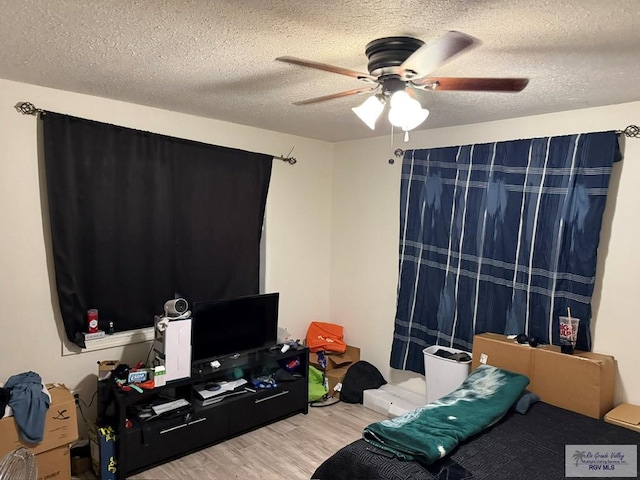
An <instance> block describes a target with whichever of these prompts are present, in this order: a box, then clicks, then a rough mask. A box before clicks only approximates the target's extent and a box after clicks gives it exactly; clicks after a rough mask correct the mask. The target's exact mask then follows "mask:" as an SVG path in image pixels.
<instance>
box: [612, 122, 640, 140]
mask: <svg viewBox="0 0 640 480" xmlns="http://www.w3.org/2000/svg"><path fill="white" fill-rule="evenodd" d="M616 133H617V134H618V135H623V134H624V136H625V137H629V138H640V127H638V126H637V125H628V126H627V128H625V129H624V130H618V131H617V132H616Z"/></svg>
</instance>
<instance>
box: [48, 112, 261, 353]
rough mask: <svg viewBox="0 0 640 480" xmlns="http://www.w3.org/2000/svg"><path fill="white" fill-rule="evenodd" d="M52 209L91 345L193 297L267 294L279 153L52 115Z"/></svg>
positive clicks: (76, 327)
mask: <svg viewBox="0 0 640 480" xmlns="http://www.w3.org/2000/svg"><path fill="white" fill-rule="evenodd" d="M41 118H42V121H43V137H44V156H45V168H46V179H47V192H48V201H49V213H50V221H51V234H52V244H53V257H54V262H55V276H56V283H57V291H58V299H59V302H60V310H61V313H62V319H63V322H64V326H65V331H66V334H67V336H68V337H69V339H70V340H71V341H72V342H74V343H76V344H78V345H80V346H82V347H84V346H85V344H84V337H83V335H82V332H83V331H86V325H87V321H86V314H87V310H88V309H91V308H96V309H98V312H99V319H100V328H102V329H104V328H106V326H107V325H108V322H109V321H113V322H114V327H115V330H116V331H124V330H132V329H136V328H142V327H147V326H151V325H153V316H154V315H156V314H160V313H162V310H163V306H164V302H165V301H166V300H169V299H171V298H174V296H181V297H184V298H186V299H187V300H188V301H189V302H190V304H192V303H193V302H198V301H208V300H214V299H219V298H229V297H234V296H240V295H250V294H255V293H258V291H259V269H260V237H261V232H262V221H263V217H264V210H265V204H266V198H267V192H268V188H269V180H270V177H271V165H272V157H271V156H269V155H263V154H256V153H251V152H245V151H242V150H236V149H231V148H225V147H220V146H214V145H207V144H203V143H198V142H193V141H188V140H184V139H178V138H173V137H168V136H164V135H157V134H153V133H149V132H143V131H138V130H132V129H128V128H123V127H119V126H114V125H109V124H105V123H100V122H95V121H90V120H85V119H81V118H76V117H71V116H67V115H60V114H56V113H51V112H45V113H44V114H43V115H42V116H41Z"/></svg>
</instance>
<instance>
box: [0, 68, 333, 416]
mask: <svg viewBox="0 0 640 480" xmlns="http://www.w3.org/2000/svg"><path fill="white" fill-rule="evenodd" d="M19 101H29V102H32V103H34V104H35V105H36V106H38V107H39V108H42V109H45V110H50V111H55V112H60V113H66V114H69V115H75V116H78V117H84V118H89V119H93V120H98V121H102V122H107V123H113V124H117V125H123V126H127V127H131V128H137V129H141V130H147V131H152V132H157V133H161V134H166V135H172V136H176V137H182V138H188V139H193V140H197V141H201V142H206V143H211V144H216V145H223V146H229V147H233V148H240V149H244V150H249V151H254V152H262V153H268V154H274V155H283V154H287V153H288V152H289V151H290V149H291V147H293V146H295V150H294V152H293V153H294V155H295V156H296V157H297V158H298V163H297V164H296V165H294V166H291V165H288V164H286V163H284V162H281V161H279V160H274V163H273V171H272V177H271V186H270V190H269V196H268V202H267V232H268V233H267V237H268V239H267V247H266V249H267V272H266V283H265V286H266V291H267V292H276V291H278V292H280V295H281V298H280V325H281V326H284V327H286V328H288V330H289V332H290V333H291V334H292V335H294V336H296V337H299V338H303V337H304V334H305V333H306V329H307V325H308V323H309V321H311V320H312V319H315V318H327V317H328V314H329V276H330V270H329V265H330V261H329V259H330V251H331V250H330V230H331V224H330V221H331V196H330V195H331V168H332V155H333V146H332V145H331V144H329V143H325V142H319V141H315V140H309V139H304V138H300V137H294V136H290V135H283V134H279V133H274V132H270V131H265V130H259V129H256V128H250V127H243V126H239V125H234V124H230V123H226V122H221V121H215V120H208V119H203V118H198V117H193V116H189V115H183V114H178V113H174V112H168V111H163V110H158V109H153V108H148V107H143V106H138V105H132V104H127V103H122V102H116V101H112V100H106V99H103V98H97V97H90V96H84V95H78V94H73V93H69V92H63V91H57V90H52V89H47V88H42V87H37V86H32V85H26V84H21V83H15V82H10V81H6V80H0V171H1V172H2V174H1V175H0V225H1V227H0V229H1V232H2V233H1V234H0V305H2V314H1V315H0V358H1V359H2V361H1V362H0V382H5V381H6V380H7V379H8V378H9V376H11V375H13V374H16V373H20V372H24V371H28V370H32V371H35V372H38V373H39V374H40V375H41V376H42V378H43V380H44V381H45V382H63V383H66V384H67V385H68V386H69V387H70V388H76V387H79V388H81V397H82V398H83V400H86V401H87V402H88V401H89V398H90V397H91V395H92V394H93V392H94V391H95V374H96V372H97V366H96V363H97V361H98V360H107V359H122V360H123V361H125V362H127V363H129V364H135V363H136V362H137V361H139V360H143V361H144V360H145V358H146V356H147V353H148V351H149V343H140V344H136V345H133V346H130V347H126V348H124V347H117V348H112V349H107V350H101V351H98V352H91V353H82V354H77V355H69V356H62V354H61V352H62V348H61V341H62V339H63V338H64V333H63V330H62V327H61V322H60V314H59V310H58V306H57V295H56V293H55V287H54V282H52V281H51V279H52V278H53V270H52V264H51V258H50V241H49V239H48V238H45V235H46V232H47V228H46V225H45V224H44V222H43V209H42V208H41V205H42V201H43V192H44V190H43V187H42V182H43V180H42V178H43V171H42V167H39V161H40V160H39V158H38V154H37V138H38V137H37V125H38V122H39V121H38V120H37V119H36V118H35V117H32V116H23V115H20V114H18V113H17V112H16V110H15V109H14V108H13V106H14V105H15V104H16V103H18V102H19ZM161 307H162V306H161V305H159V306H158V308H159V311H160V310H161ZM158 313H160V312H158ZM94 405H95V404H94Z"/></svg>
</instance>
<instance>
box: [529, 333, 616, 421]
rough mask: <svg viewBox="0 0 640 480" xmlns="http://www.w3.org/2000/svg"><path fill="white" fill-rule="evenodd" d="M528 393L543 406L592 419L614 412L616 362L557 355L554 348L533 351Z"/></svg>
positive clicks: (607, 358)
mask: <svg viewBox="0 0 640 480" xmlns="http://www.w3.org/2000/svg"><path fill="white" fill-rule="evenodd" d="M531 363H532V371H531V376H530V377H529V378H530V379H531V383H530V384H529V387H528V388H529V390H531V391H532V392H534V393H536V394H537V395H539V396H540V398H541V399H542V401H543V402H546V403H550V404H551V405H555V406H556V407H561V408H566V409H567V410H571V411H574V412H578V413H582V414H583V415H587V416H589V417H593V418H602V416H603V415H604V414H605V413H607V412H608V411H609V410H611V409H612V408H613V393H614V389H615V378H616V372H615V364H616V362H615V359H614V358H613V357H611V356H609V355H601V354H598V353H593V352H581V351H578V350H576V351H574V353H573V355H568V354H564V353H561V352H560V347H558V346H556V345H543V346H540V347H538V348H535V349H533V352H532V361H531Z"/></svg>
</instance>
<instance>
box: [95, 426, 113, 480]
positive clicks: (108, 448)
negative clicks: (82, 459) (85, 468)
mask: <svg viewBox="0 0 640 480" xmlns="http://www.w3.org/2000/svg"><path fill="white" fill-rule="evenodd" d="M117 440H118V437H117V435H116V433H115V430H114V429H113V427H110V426H105V427H98V426H97V425H92V426H91V428H90V429H89V443H90V445H91V463H92V466H93V473H95V474H96V476H97V477H98V478H99V479H100V480H116V478H117V477H118V460H117V458H116V442H117Z"/></svg>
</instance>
